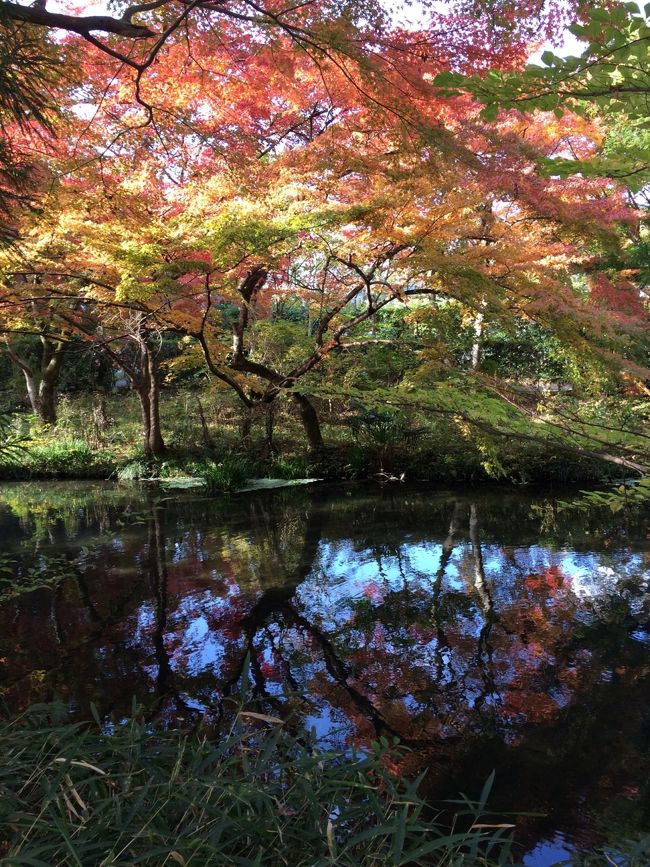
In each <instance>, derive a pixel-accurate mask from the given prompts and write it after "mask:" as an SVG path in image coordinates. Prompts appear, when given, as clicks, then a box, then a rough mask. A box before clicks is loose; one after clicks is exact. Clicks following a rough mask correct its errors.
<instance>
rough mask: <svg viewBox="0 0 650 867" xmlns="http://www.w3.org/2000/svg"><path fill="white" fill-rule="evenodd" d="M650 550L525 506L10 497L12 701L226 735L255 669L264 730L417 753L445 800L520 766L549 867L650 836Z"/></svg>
mask: <svg viewBox="0 0 650 867" xmlns="http://www.w3.org/2000/svg"><path fill="white" fill-rule="evenodd" d="M563 498H564V499H567V495H566V494H565V495H564V497H563ZM648 532H649V530H648V521H647V514H646V515H644V514H641V513H638V512H637V513H635V514H632V515H627V514H625V513H624V512H623V513H618V514H615V515H614V514H611V513H609V512H603V511H598V512H595V511H594V512H592V513H586V514H585V513H576V512H575V511H572V510H566V509H558V504H557V502H556V500H555V499H554V498H553V497H552V496H550V495H536V496H531V495H523V494H522V495H519V494H514V493H511V492H508V491H499V492H491V493H476V494H475V493H472V492H467V491H465V492H462V491H459V492H451V493H440V492H436V491H432V490H431V489H429V488H421V489H411V488H405V487H404V486H395V487H392V488H385V489H383V490H381V489H380V488H378V487H374V486H359V487H356V488H354V487H353V488H350V487H343V486H329V485H322V486H320V485H319V486H312V487H309V488H307V487H305V488H300V489H285V490H280V491H274V492H265V493H250V494H240V495H236V496H232V497H230V498H224V499H209V498H204V497H202V496H201V495H199V494H185V495H172V494H168V495H166V494H164V493H161V492H159V491H156V492H154V491H151V490H149V491H143V490H141V489H138V488H133V489H132V488H125V487H119V486H117V485H112V484H109V483H106V484H103V483H102V484H85V483H72V482H71V483H61V484H58V483H57V484H35V483H34V484H32V483H23V484H16V485H5V486H3V487H1V488H0V685H1V688H2V691H3V694H4V700H5V702H6V703H7V704H8V706H9V708H10V709H12V710H18V709H20V708H22V707H24V706H26V705H28V704H29V703H32V702H35V701H43V700H52V699H59V700H63V701H64V702H66V703H67V704H68V705H69V706H70V708H71V709H72V710H73V712H74V713H75V714H78V715H82V716H83V715H88V714H89V712H90V705H91V703H94V705H95V706H96V707H97V709H98V711H99V713H100V714H101V715H102V716H103V717H104V718H106V719H107V720H108V719H122V718H124V717H126V716H128V715H129V713H130V712H131V707H132V700H133V697H135V698H136V700H137V701H138V702H139V703H140V704H142V705H143V706H144V707H145V709H146V712H147V713H149V714H151V716H152V718H153V717H154V716H155V717H156V718H157V719H159V720H161V721H163V722H166V723H170V724H172V723H175V722H176V721H177V720H186V719H188V718H190V717H192V715H194V714H196V713H197V712H206V713H208V714H210V715H211V716H214V717H218V716H219V714H220V713H221V712H222V711H223V703H224V701H225V700H227V699H228V696H229V695H231V694H233V693H234V692H236V691H237V690H238V689H239V681H240V677H241V672H242V667H243V664H244V660H245V659H246V657H247V655H249V654H250V659H251V668H250V677H251V682H252V690H253V692H254V696H253V698H254V699H255V700H256V701H257V703H258V705H259V708H260V709H265V710H270V711H272V712H273V713H274V714H276V715H277V714H279V715H282V716H284V715H286V714H288V713H290V712H291V713H293V714H294V717H298V718H300V719H302V720H303V721H304V722H305V723H306V724H307V725H309V726H314V727H316V729H317V731H318V732H319V733H320V734H321V735H322V736H323V737H325V738H327V739H329V740H330V741H332V742H334V743H336V744H339V745H341V746H342V747H343V748H344V749H346V748H347V747H348V745H349V744H352V743H354V744H360V745H363V744H364V743H367V742H368V741H369V740H372V739H374V738H375V737H376V736H377V734H384V735H386V736H388V737H391V736H396V737H399V739H400V740H401V741H402V742H403V743H405V744H407V745H408V746H409V747H411V748H412V752H411V753H410V754H409V757H408V758H407V759H406V761H405V765H404V770H405V771H406V772H408V773H413V774H416V773H420V772H422V771H423V770H426V778H425V782H424V785H425V786H426V787H427V790H428V793H429V795H430V797H431V798H432V799H434V800H438V799H447V798H452V797H456V796H457V793H458V792H459V791H463V792H465V793H466V794H467V795H469V796H472V797H476V796H477V795H478V794H479V792H480V790H481V787H482V784H483V782H484V780H485V779H486V778H487V777H488V776H489V774H490V772H491V771H492V769H494V768H496V771H497V776H496V783H495V787H494V790H493V793H492V798H491V803H492V807H493V809H495V810H496V811H499V810H516V811H518V812H533V813H541V814H543V816H541V817H522V818H519V819H518V825H519V831H518V834H519V839H520V840H521V841H522V843H523V845H524V847H525V849H526V851H527V854H526V857H525V863H526V864H527V865H535V867H546V865H552V864H557V863H559V862H560V861H562V860H563V859H564V858H566V857H567V855H568V854H570V853H571V851H574V850H575V849H579V850H580V849H585V850H586V849H590V848H591V847H593V846H598V845H602V844H604V843H607V842H608V841H616V840H619V839H621V838H623V837H626V836H629V837H634V836H635V835H638V834H639V833H640V832H644V831H650V785H649V783H648V780H649V778H650V775H649V771H650V636H649V633H648V629H649V628H650V596H649V582H650V539H649V538H648Z"/></svg>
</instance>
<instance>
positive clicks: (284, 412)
mask: <svg viewBox="0 0 650 867" xmlns="http://www.w3.org/2000/svg"><path fill="white" fill-rule="evenodd" d="M201 400H202V403H201V404H200V406H201V412H200V414H199V413H198V412H197V406H198V405H199V400H198V395H196V396H192V395H191V394H190V395H188V394H187V393H184V394H182V393H176V392H174V391H171V390H169V391H167V392H165V393H164V400H163V410H164V417H165V419H166V420H167V424H166V429H165V439H166V442H167V451H166V454H165V456H164V457H162V458H158V459H152V458H151V457H147V456H146V455H145V453H144V452H143V450H142V447H141V445H140V440H141V423H140V419H139V414H138V410H137V406H136V402H135V399H134V396H133V395H120V396H115V397H113V398H111V399H109V400H108V401H105V403H104V409H103V413H102V415H103V418H102V423H101V424H100V423H98V421H97V418H96V412H95V410H96V403H94V402H93V398H92V396H89V395H85V396H79V397H69V396H66V397H64V398H62V399H61V406H60V412H59V421H58V424H57V426H56V427H55V428H51V427H49V428H48V427H43V426H42V425H39V424H38V423H37V422H36V420H35V419H34V418H33V417H31V416H27V415H21V414H16V415H15V416H14V420H13V430H14V436H15V438H17V439H18V440H19V444H18V448H14V449H12V451H11V453H10V455H9V456H8V457H6V458H5V460H4V461H3V462H2V463H1V464H0V478H3V479H6V480H24V479H73V478H87V479H88V478H92V479H107V478H114V479H120V480H125V481H134V480H141V479H174V478H176V479H178V478H187V477H193V478H201V479H204V480H205V482H206V484H207V486H208V487H209V488H210V489H211V490H214V491H228V490H234V489H236V488H238V487H240V486H241V485H242V484H243V483H244V481H245V480H246V479H250V478H261V477H272V478H280V479H300V478H307V477H319V478H330V479H363V478H368V477H372V476H377V475H379V476H382V477H395V478H400V477H404V478H405V479H407V480H409V481H416V480H417V481H431V482H439V483H454V482H468V481H471V482H474V483H476V482H483V481H493V480H501V481H507V482H513V483H516V484H527V483H539V482H542V483H545V482H546V483H547V482H556V483H558V484H569V483H573V482H580V483H589V482H606V481H608V480H610V479H611V478H612V473H613V472H614V473H615V472H616V471H612V469H611V468H609V467H608V466H607V465H606V464H603V463H602V462H599V461H593V460H589V459H586V458H581V457H579V456H574V455H568V456H567V455H564V454H562V453H561V452H557V451H551V450H550V449H549V448H545V447H543V446H542V445H539V444H537V443H522V442H518V441H516V440H511V439H506V438H495V437H488V436H477V435H476V433H473V434H472V435H471V436H470V435H469V434H467V433H466V432H465V431H463V429H462V428H459V427H458V426H456V425H454V424H453V423H450V422H448V421H444V420H440V419H436V420H432V419H430V418H427V417H426V416H424V415H422V416H420V415H418V414H412V415H409V416H407V415H405V414H400V413H389V412H386V413H381V412H372V413H371V412H367V413H357V414H356V415H355V414H354V413H348V416H349V417H348V416H345V417H344V416H342V414H341V411H340V408H339V407H333V408H331V409H330V410H329V411H328V408H327V405H326V403H325V402H324V403H323V406H322V407H321V408H320V410H321V414H322V417H323V422H324V423H323V431H324V439H325V447H324V449H323V450H322V451H321V453H320V454H318V455H313V454H310V453H309V452H308V449H307V445H306V442H305V438H304V433H303V430H302V428H301V426H300V424H299V422H298V420H297V419H296V417H295V415H294V414H293V413H292V412H291V410H290V408H289V407H288V406H285V407H282V409H281V410H280V411H276V412H275V413H274V415H273V417H272V419H269V418H268V417H265V416H263V415H260V416H259V417H257V418H256V419H255V420H254V422H253V424H252V426H251V429H250V432H248V433H247V435H246V437H243V436H242V431H241V419H240V418H239V415H238V412H237V409H236V408H233V406H232V405H231V404H230V403H228V401H227V400H225V399H224V398H222V397H221V398H217V399H212V401H211V402H208V399H207V398H206V396H205V395H203V396H202V397H201Z"/></svg>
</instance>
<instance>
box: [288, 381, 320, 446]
mask: <svg viewBox="0 0 650 867" xmlns="http://www.w3.org/2000/svg"><path fill="white" fill-rule="evenodd" d="M292 397H293V399H294V400H295V402H296V403H297V404H298V408H299V409H300V419H301V421H302V424H303V427H304V429H305V434H306V436H307V442H308V443H309V451H310V452H313V453H315V454H318V453H319V452H321V451H322V450H323V448H324V447H325V443H324V442H323V434H322V433H321V428H320V421H319V419H318V413H317V412H316V409H315V408H314V405H313V403H312V402H311V401H310V400H309V398H307V397H305V396H304V394H293V395H292Z"/></svg>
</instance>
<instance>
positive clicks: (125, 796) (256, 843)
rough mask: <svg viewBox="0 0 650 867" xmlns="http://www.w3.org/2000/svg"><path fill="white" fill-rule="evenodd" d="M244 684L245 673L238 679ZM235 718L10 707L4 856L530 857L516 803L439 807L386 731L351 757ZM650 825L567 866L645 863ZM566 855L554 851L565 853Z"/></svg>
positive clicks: (40, 861)
mask: <svg viewBox="0 0 650 867" xmlns="http://www.w3.org/2000/svg"><path fill="white" fill-rule="evenodd" d="M242 689H243V691H245V689H246V686H245V682H244V685H243V687H242ZM232 705H233V706H232V708H230V713H229V719H230V722H229V723H227V724H224V723H223V722H222V724H221V725H220V726H217V727H215V726H214V725H211V724H210V723H209V722H206V720H205V719H203V720H201V719H200V718H199V719H198V720H197V721H196V722H195V723H194V725H190V724H189V723H188V725H187V726H186V728H185V729H182V730H178V729H166V730H165V729H156V727H155V726H154V725H153V724H152V721H151V720H150V719H147V718H145V716H144V715H143V714H142V712H141V711H140V710H139V709H138V708H137V707H136V706H135V704H134V705H133V712H132V717H131V718H130V719H124V720H119V721H117V722H111V723H107V722H106V721H104V722H103V723H100V720H99V718H96V719H95V721H94V722H92V721H91V722H86V723H84V722H78V721H77V722H73V721H71V720H70V717H69V712H68V709H67V708H66V707H64V706H62V705H57V704H50V705H35V706H33V707H32V708H30V709H28V710H27V711H25V712H23V713H22V714H20V715H19V716H17V717H14V718H7V717H3V716H1V715H0V748H1V749H2V754H3V759H4V760H3V763H2V766H1V767H0V863H2V865H4V867H19V865H20V867H22V865H31V867H53V865H63V864H77V865H84V867H85V865H89V867H90V865H91V864H93V865H94V864H102V865H104V864H105V865H109V864H110V865H115V867H118V865H135V864H142V865H151V867H154V865H156V867H159V865H166V864H169V865H172V864H179V865H182V867H189V865H193V864H196V865H199V864H200V865H208V864H214V865H217V864H218V865H241V867H245V865H251V867H252V865H257V867H281V865H287V867H317V865H318V867H328V865H329V867H334V865H337V867H400V865H401V867H418V865H436V867H503V865H520V864H521V863H522V862H521V857H522V852H523V848H522V845H521V844H520V843H518V842H517V838H516V832H515V830H514V829H515V821H516V819H517V815H518V814H517V813H516V805H514V807H515V811H514V812H513V813H512V814H510V815H505V816H504V815H502V814H498V813H494V812H492V811H491V810H490V803H489V798H490V791H491V788H492V784H493V782H494V777H495V772H493V773H492V774H491V775H490V777H489V778H488V779H487V780H486V781H485V784H484V785H483V788H482V791H481V792H480V793H477V794H476V796H475V799H472V797H468V796H467V795H466V794H460V793H459V795H458V798H457V799H454V800H451V801H447V802H443V803H440V804H437V803H431V802H428V801H427V799H426V798H425V797H423V796H422V795H421V794H420V793H419V787H420V784H421V782H422V777H423V775H421V776H420V777H418V778H416V779H414V780H409V779H408V777H404V776H402V775H400V774H399V767H400V763H401V762H402V761H404V760H405V759H407V757H408V750H407V749H406V748H404V747H402V746H401V745H400V744H399V743H398V742H397V741H396V740H393V741H392V742H391V741H389V740H388V739H386V738H383V737H382V738H379V739H378V740H377V741H373V742H372V743H371V744H370V745H369V746H365V747H364V748H362V749H360V750H358V751H357V750H356V749H354V748H352V749H351V750H350V751H349V752H348V753H346V754H342V753H340V752H335V751H332V750H331V749H328V748H327V746H326V745H319V744H318V742H317V739H316V733H315V731H312V732H311V733H308V732H305V731H301V730H300V729H295V728H294V727H293V726H292V724H291V719H289V720H282V719H279V718H277V717H273V716H269V715H267V714H263V713H258V712H256V711H252V710H248V709H247V707H248V705H247V703H246V700H245V694H244V692H242V695H241V696H240V699H239V700H234V701H233V702H232ZM649 852H650V837H646V838H641V839H638V838H637V839H626V838H625V837H624V836H623V837H620V838H619V839H614V840H610V841H607V842H606V843H603V845H602V846H601V847H598V848H596V849H594V850H593V851H592V852H589V853H586V854H585V853H581V854H577V853H576V854H575V855H574V856H573V857H569V858H568V859H566V860H563V861H562V862H561V863H562V864H563V865H565V867H597V865H602V864H615V865H621V867H644V865H646V864H647V863H648V861H647V858H648V853H649ZM557 863H558V864H559V862H557Z"/></svg>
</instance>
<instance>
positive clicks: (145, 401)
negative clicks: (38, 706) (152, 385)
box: [136, 383, 151, 455]
mask: <svg viewBox="0 0 650 867" xmlns="http://www.w3.org/2000/svg"><path fill="white" fill-rule="evenodd" d="M136 391H137V393H138V398H139V399H140V413H141V414H142V444H143V446H144V450H145V454H147V455H148V454H150V451H151V449H150V445H149V442H150V439H151V400H150V395H149V385H148V383H145V384H143V385H141V386H139V387H138V386H136Z"/></svg>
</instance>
